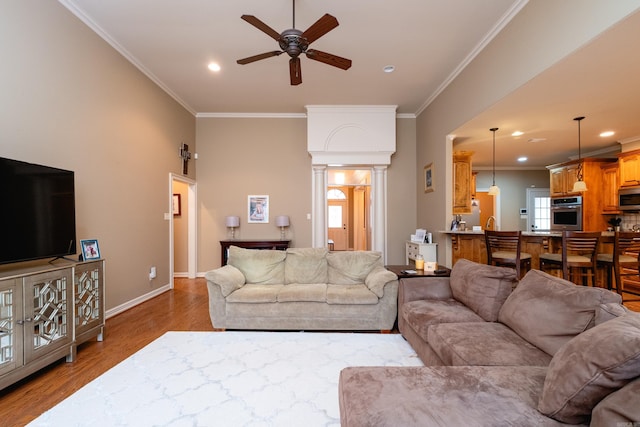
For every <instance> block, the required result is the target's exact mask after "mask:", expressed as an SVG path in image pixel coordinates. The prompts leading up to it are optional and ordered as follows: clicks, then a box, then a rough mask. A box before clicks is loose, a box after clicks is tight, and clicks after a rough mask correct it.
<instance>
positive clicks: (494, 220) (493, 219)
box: [484, 215, 496, 230]
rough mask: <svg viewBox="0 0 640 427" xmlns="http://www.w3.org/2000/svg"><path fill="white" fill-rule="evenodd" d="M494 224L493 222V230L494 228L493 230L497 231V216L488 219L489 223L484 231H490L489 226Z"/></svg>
mask: <svg viewBox="0 0 640 427" xmlns="http://www.w3.org/2000/svg"><path fill="white" fill-rule="evenodd" d="M492 222H493V228H492V230H495V229H496V217H495V216H493V215H491V216H490V217H489V218H487V223H486V224H485V226H484V229H485V230H488V229H489V225H490V224H491V223H492Z"/></svg>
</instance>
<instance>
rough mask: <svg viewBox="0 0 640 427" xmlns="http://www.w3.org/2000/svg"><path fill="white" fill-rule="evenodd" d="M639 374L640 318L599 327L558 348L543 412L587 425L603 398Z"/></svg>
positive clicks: (625, 318)
mask: <svg viewBox="0 0 640 427" xmlns="http://www.w3.org/2000/svg"><path fill="white" fill-rule="evenodd" d="M638 376H640V315H638V314H635V313H633V314H628V315H626V316H621V317H618V318H616V319H612V320H609V321H607V322H605V323H603V324H601V325H598V326H596V327H594V328H592V329H590V330H588V331H586V332H584V333H582V334H580V335H578V336H577V337H575V338H573V339H572V340H571V341H569V342H568V343H567V344H566V345H564V346H563V347H562V348H561V349H560V350H558V352H557V353H556V355H555V356H554V357H553V359H552V360H551V363H550V364H549V371H548V372H547V377H546V379H545V383H544V388H543V390H542V395H541V397H540V402H539V403H538V409H539V410H540V412H542V413H543V414H546V415H548V416H549V417H552V418H554V419H556V420H559V421H562V422H566V423H572V424H577V423H581V422H586V421H587V420H588V419H589V416H590V415H591V412H592V410H593V409H594V407H595V406H596V404H597V403H598V402H599V401H600V400H602V399H603V398H604V397H605V396H607V395H608V394H610V393H612V392H614V391H616V390H618V389H620V388H622V387H623V386H625V385H626V384H627V383H629V382H630V381H631V380H633V379H635V378H637V377H638ZM636 421H638V420H636Z"/></svg>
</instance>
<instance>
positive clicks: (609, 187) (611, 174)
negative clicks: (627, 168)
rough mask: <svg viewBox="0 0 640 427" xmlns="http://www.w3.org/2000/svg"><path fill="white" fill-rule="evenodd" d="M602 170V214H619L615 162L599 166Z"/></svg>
mask: <svg viewBox="0 0 640 427" xmlns="http://www.w3.org/2000/svg"><path fill="white" fill-rule="evenodd" d="M600 169H601V170H602V182H603V194H602V213H604V214H615V213H619V212H620V209H619V208H618V187H619V186H620V174H619V168H618V163H617V162H611V163H606V164H603V165H602V166H600Z"/></svg>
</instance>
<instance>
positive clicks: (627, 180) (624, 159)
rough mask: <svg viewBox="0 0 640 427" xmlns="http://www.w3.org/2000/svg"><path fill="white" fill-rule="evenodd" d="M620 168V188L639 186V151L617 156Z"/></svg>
mask: <svg viewBox="0 0 640 427" xmlns="http://www.w3.org/2000/svg"><path fill="white" fill-rule="evenodd" d="M618 165H619V167H620V187H635V186H638V185H640V150H633V151H627V152H626V153H620V154H618Z"/></svg>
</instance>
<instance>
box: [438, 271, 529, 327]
mask: <svg viewBox="0 0 640 427" xmlns="http://www.w3.org/2000/svg"><path fill="white" fill-rule="evenodd" d="M516 283H517V279H516V271H515V270H514V269H512V268H506V267H495V266H491V265H485V264H478V263H475V262H472V261H469V260H466V259H461V260H458V262H456V263H455V265H454V266H453V269H452V270H451V278H450V285H451V292H452V293H453V297H454V298H455V299H457V300H458V301H460V302H461V303H463V304H464V305H466V306H467V307H469V308H470V309H471V310H473V311H474V312H475V313H477V314H478V316H480V317H482V318H483V319H484V320H486V321H487V322H495V321H496V320H498V312H499V311H500V307H502V304H503V303H504V301H505V300H506V299H507V297H508V296H509V294H510V293H511V290H512V289H513V287H514V286H515V284H516Z"/></svg>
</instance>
